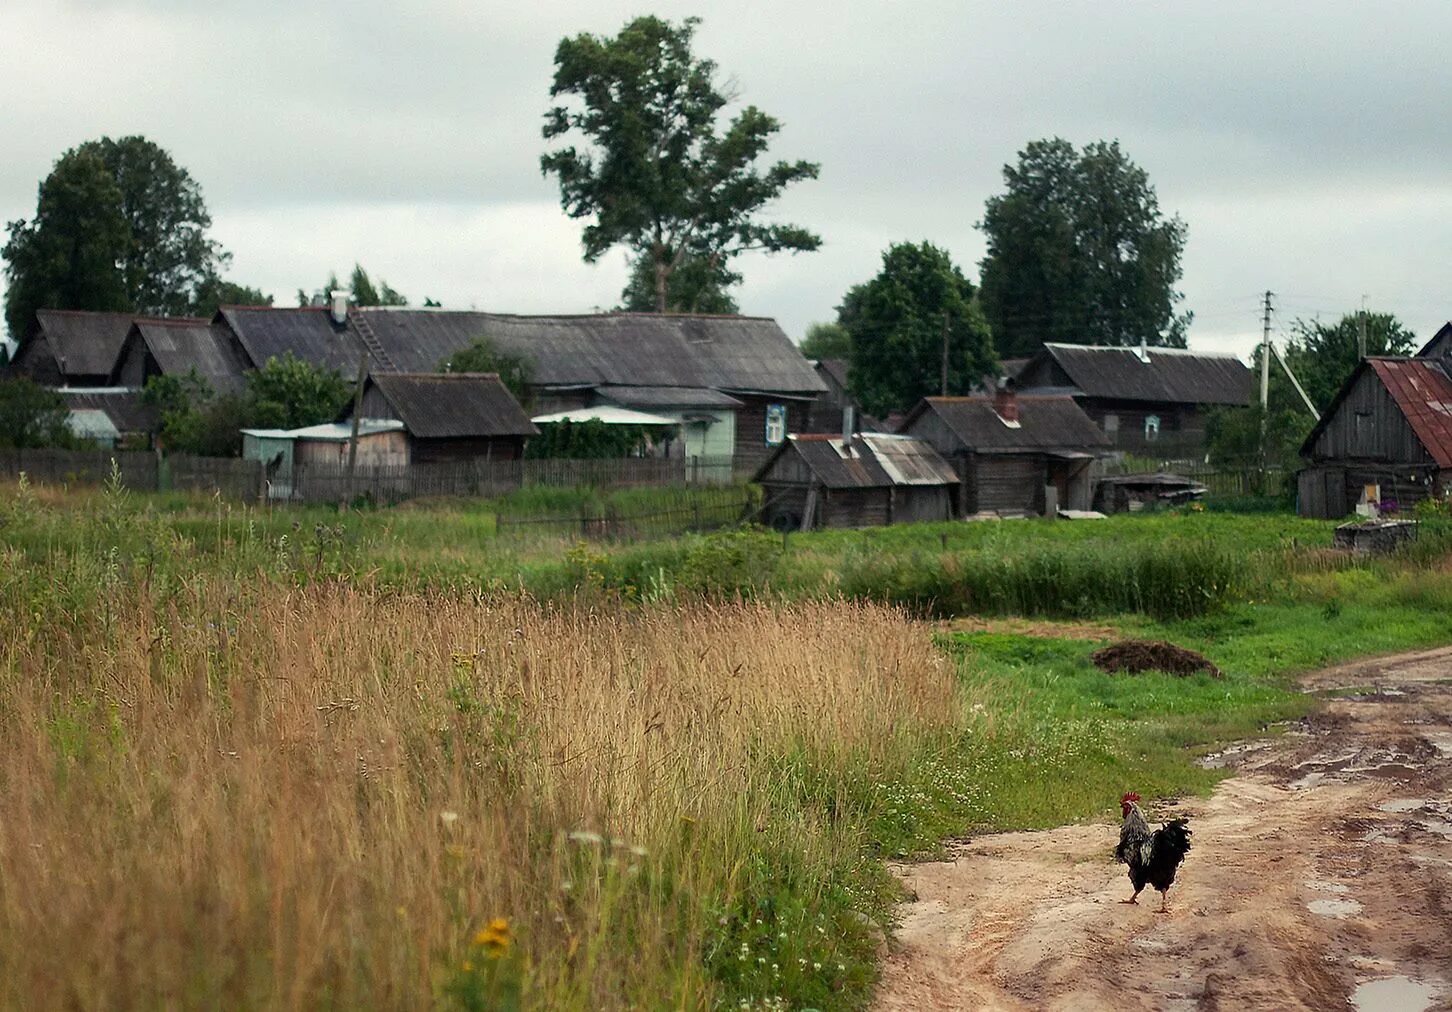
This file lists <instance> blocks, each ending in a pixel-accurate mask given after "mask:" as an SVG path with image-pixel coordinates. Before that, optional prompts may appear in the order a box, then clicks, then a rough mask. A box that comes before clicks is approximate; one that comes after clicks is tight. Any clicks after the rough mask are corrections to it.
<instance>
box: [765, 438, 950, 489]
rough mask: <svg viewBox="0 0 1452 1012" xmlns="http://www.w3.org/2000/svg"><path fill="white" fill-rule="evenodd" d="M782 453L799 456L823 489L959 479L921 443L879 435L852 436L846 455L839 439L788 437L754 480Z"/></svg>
mask: <svg viewBox="0 0 1452 1012" xmlns="http://www.w3.org/2000/svg"><path fill="white" fill-rule="evenodd" d="M784 453H796V454H798V455H799V456H800V457H801V459H802V461H803V463H805V464H806V465H807V467H808V468H809V469H810V470H811V472H812V476H813V477H814V478H815V479H816V480H817V481H818V482H820V483H821V484H822V485H823V486H824V487H826V488H838V489H845V488H891V487H893V486H904V485H953V484H956V483H957V481H958V476H957V474H956V472H954V470H953V468H952V467H950V466H949V465H948V463H947V462H946V461H944V460H943V458H942V457H940V456H938V453H937V451H936V450H934V449H933V448H932V447H931V446H929V445H928V444H927V443H925V442H924V441H923V440H921V439H913V438H911V437H909V436H890V435H885V434H878V433H873V434H865V435H859V436H854V437H853V439H852V445H851V448H850V452H848V453H846V454H844V453H843V449H842V437H841V436H831V435H819V434H793V435H790V436H788V437H787V441H786V442H785V443H783V444H782V446H781V448H780V449H778V450H777V451H776V453H773V454H772V455H771V457H770V458H769V459H768V460H767V461H766V463H765V464H763V465H762V466H761V468H760V469H759V470H758V471H757V473H756V477H755V478H754V479H753V480H755V481H761V480H762V479H763V478H764V477H765V475H766V474H767V473H768V472H769V471H770V470H771V468H772V465H773V464H774V463H775V462H776V460H777V458H778V457H780V456H781V455H782V454H784Z"/></svg>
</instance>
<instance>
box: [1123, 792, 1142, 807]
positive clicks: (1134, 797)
mask: <svg viewBox="0 0 1452 1012" xmlns="http://www.w3.org/2000/svg"><path fill="white" fill-rule="evenodd" d="M1138 800H1139V795H1138V794H1136V793H1135V792H1134V791H1130V792H1129V793H1128V794H1126V795H1125V796H1124V797H1122V798H1120V799H1119V803H1120V804H1121V805H1123V804H1126V803H1128V802H1130V801H1138Z"/></svg>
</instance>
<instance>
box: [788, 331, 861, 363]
mask: <svg viewBox="0 0 1452 1012" xmlns="http://www.w3.org/2000/svg"><path fill="white" fill-rule="evenodd" d="M799 347H800V348H801V352H802V355H804V356H805V357H807V358H812V359H816V360H817V361H821V360H822V359H824V358H849V359H850V358H851V357H852V335H851V334H849V333H847V328H846V327H844V326H842V324H840V323H811V324H808V325H807V336H806V337H804V338H802V343H801V345H800V346H799Z"/></svg>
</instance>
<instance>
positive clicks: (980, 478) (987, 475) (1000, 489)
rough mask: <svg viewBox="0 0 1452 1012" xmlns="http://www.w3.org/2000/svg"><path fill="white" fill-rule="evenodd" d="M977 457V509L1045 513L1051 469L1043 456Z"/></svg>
mask: <svg viewBox="0 0 1452 1012" xmlns="http://www.w3.org/2000/svg"><path fill="white" fill-rule="evenodd" d="M974 456H975V457H976V460H975V461H974V467H973V472H974V473H973V479H974V492H975V503H974V507H975V510H974V511H975V512H989V511H1001V512H1015V511H1020V510H1021V511H1024V512H1027V513H1033V514H1036V515H1041V514H1042V513H1043V512H1044V486H1045V485H1046V484H1048V471H1047V469H1046V467H1045V466H1044V458H1043V457H1042V456H1041V455H1039V454H1025V455H1017V454H1016V455H1014V456H994V455H990V454H982V453H980V454H975V455H974Z"/></svg>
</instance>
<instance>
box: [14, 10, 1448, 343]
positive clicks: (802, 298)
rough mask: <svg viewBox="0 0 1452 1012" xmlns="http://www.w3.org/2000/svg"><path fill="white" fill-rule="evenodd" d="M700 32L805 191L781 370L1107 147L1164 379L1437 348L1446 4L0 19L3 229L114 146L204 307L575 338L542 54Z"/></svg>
mask: <svg viewBox="0 0 1452 1012" xmlns="http://www.w3.org/2000/svg"><path fill="white" fill-rule="evenodd" d="M646 12H650V13H657V14H661V15H663V16H667V17H671V18H680V17H684V16H686V15H689V14H699V15H701V16H702V17H703V18H704V24H703V26H702V27H701V30H700V33H699V36H698V40H697V49H698V52H699V53H701V54H703V55H706V56H710V57H711V58H713V59H715V60H716V61H717V62H718V63H719V65H720V66H721V68H722V70H723V71H724V72H725V73H726V74H728V75H729V76H730V77H731V78H733V79H734V81H735V82H736V85H737V87H738V89H739V92H740V95H741V97H742V100H743V101H746V102H751V103H754V104H756V105H758V106H760V107H761V108H763V109H765V110H766V111H768V112H770V113H772V114H773V115H775V116H777V117H778V118H779V119H780V120H781V121H782V122H783V123H784V129H783V130H782V132H781V133H780V135H778V138H777V142H776V144H775V146H774V148H773V151H772V154H773V155H775V156H777V157H782V158H789V159H796V158H808V159H812V160H816V161H819V162H821V165H822V172H821V178H820V179H819V180H817V181H815V182H807V183H802V184H799V185H798V186H797V187H796V188H795V189H794V190H793V191H790V192H789V193H788V195H787V196H786V197H785V198H784V199H783V200H782V201H781V202H780V203H779V205H777V206H776V207H774V208H773V209H772V214H773V215H774V216H776V217H779V218H780V219H782V220H786V221H793V222H798V223H801V224H804V225H807V226H809V227H811V228H814V229H816V230H817V231H819V232H820V233H821V235H822V236H823V240H824V242H823V246H822V249H821V250H820V251H819V252H816V253H812V254H805V255H800V256H796V257H776V258H766V257H764V256H760V257H759V256H753V257H750V258H746V259H744V260H743V261H742V264H741V266H742V269H743V271H744V273H745V275H746V284H745V286H744V287H743V289H742V290H741V291H740V293H739V301H740V303H741V306H742V310H743V312H747V313H754V314H762V315H770V316H775V317H776V318H777V319H778V320H779V321H780V322H781V323H782V325H783V327H785V328H786V330H787V332H788V333H790V334H791V335H792V336H793V337H800V335H801V333H802V331H803V330H804V328H805V327H806V325H807V324H808V323H810V322H811V321H813V320H827V319H831V318H833V316H834V315H835V310H834V307H835V306H836V305H837V303H838V301H839V300H840V297H841V295H842V293H843V291H845V290H846V289H847V288H848V287H849V286H851V285H852V284H854V283H857V282H859V281H862V280H865V279H866V278H868V277H870V276H871V275H872V274H873V273H874V272H875V271H876V269H877V267H878V265H879V258H880V255H881V251H882V250H883V248H884V247H885V246H886V245H887V244H888V243H890V242H893V241H896V240H904V239H911V240H919V239H930V240H932V241H934V242H936V243H938V244H940V245H943V246H945V247H947V248H948V249H949V250H951V252H952V253H953V255H954V256H955V258H956V259H957V260H958V261H959V263H960V264H962V265H963V267H964V269H965V271H967V272H968V273H969V275H970V276H972V277H974V278H976V277H977V274H978V260H979V259H980V257H981V256H982V254H983V240H982V237H981V235H980V233H979V232H978V231H977V230H976V229H975V228H974V223H975V222H976V221H977V220H978V219H979V217H980V216H981V214H982V209H983V202H984V200H985V199H986V198H987V197H988V196H990V195H991V194H993V193H995V192H998V191H999V190H1000V189H1001V186H1002V176H1001V168H1002V166H1003V164H1004V163H1005V162H1008V161H1012V160H1013V159H1014V157H1015V154H1016V152H1017V151H1018V150H1019V149H1020V148H1021V147H1022V146H1023V145H1024V144H1025V143H1026V142H1027V141H1029V140H1031V139H1034V138H1039V137H1047V136H1052V135H1060V136H1063V137H1066V138H1068V139H1069V140H1071V141H1073V142H1075V143H1076V144H1083V143H1086V142H1088V141H1092V140H1095V139H1099V138H1104V139H1113V138H1118V139H1119V140H1120V141H1121V143H1122V144H1123V146H1124V147H1125V149H1126V151H1127V152H1128V153H1129V155H1130V157H1132V158H1133V159H1134V160H1135V161H1136V162H1138V163H1139V164H1140V165H1141V166H1143V167H1144V168H1145V169H1146V170H1147V171H1148V172H1149V174H1150V178H1151V180H1152V182H1153V183H1154V185H1155V186H1156V188H1157V190H1158V193H1159V200H1160V205H1161V207H1162V208H1163V209H1164V211H1165V212H1166V213H1178V214H1179V215H1180V216H1181V217H1183V218H1184V219H1185V221H1186V222H1187V224H1188V226H1189V242H1188V245H1187V247H1186V251H1185V258H1184V279H1183V283H1182V288H1183V290H1184V293H1185V296H1186V299H1185V306H1186V307H1187V308H1189V309H1191V310H1193V311H1194V312H1195V315H1196V319H1195V324H1194V325H1193V327H1192V328H1191V332H1190V334H1191V346H1192V347H1201V348H1215V349H1226V350H1232V351H1235V352H1237V353H1247V352H1248V351H1249V349H1250V348H1251V346H1252V344H1253V343H1254V342H1255V341H1256V340H1257V339H1258V335H1259V293H1260V292H1262V291H1264V290H1266V289H1267V288H1269V289H1271V290H1273V291H1275V292H1277V293H1279V295H1278V298H1277V299H1276V304H1277V307H1278V310H1279V311H1278V315H1277V326H1278V329H1280V328H1284V327H1286V326H1288V325H1289V323H1290V321H1291V319H1292V318H1294V317H1296V316H1302V317H1312V316H1315V315H1317V314H1320V315H1321V316H1323V317H1330V318H1334V317H1336V316H1338V315H1339V314H1340V313H1342V312H1343V311H1347V310H1351V309H1354V308H1355V307H1357V306H1359V305H1360V304H1361V300H1362V297H1363V296H1366V298H1367V304H1368V306H1370V307H1371V308H1373V309H1377V310H1384V311H1390V312H1394V313H1396V314H1397V315H1398V316H1400V317H1401V318H1402V319H1403V320H1404V321H1405V322H1406V323H1407V324H1409V325H1410V326H1411V327H1412V328H1413V329H1414V330H1415V331H1416V332H1417V334H1418V335H1419V336H1422V337H1427V336H1430V335H1431V333H1432V331H1434V330H1435V329H1436V327H1438V326H1440V325H1441V324H1442V323H1443V322H1445V321H1446V320H1448V319H1449V318H1452V60H1449V59H1448V58H1447V55H1446V44H1447V40H1448V39H1449V38H1452V4H1449V3H1447V2H1446V0H1426V2H1417V3H1414V2H1406V0H1401V2H1398V3H1396V4H1370V3H1367V4H1359V5H1356V6H1355V7H1353V6H1352V5H1350V4H1341V3H1338V4H1329V3H1327V4H1321V5H1311V4H1306V3H1294V4H1292V3H1282V4H1276V3H1266V2H1265V0H1258V2H1256V3H1233V2H1226V0H1214V2H1204V3H1193V4H1192V3H1171V2H1163V3H1154V4H1151V3H1114V4H1109V3H1103V2H1095V3H1089V2H1085V3H1073V4H1070V3H1064V2H1054V3H1022V2H1015V3H965V2H963V0H952V2H939V3H926V2H918V3H915V4H911V5H908V4H887V3H865V2H852V0H847V2H845V3H840V4H835V5H822V4H820V3H797V2H786V0H771V2H755V0H753V2H744V3H734V4H719V5H703V4H683V3H677V2H674V0H659V2H656V3H653V4H650V5H648V6H646V5H642V4H640V3H638V2H637V3H632V4H624V3H618V2H615V0H589V2H585V0H555V2H551V3H547V4H503V3H495V2H487V0H476V2H468V0H410V2H408V3H400V2H398V0H350V2H348V3H341V2H338V3H327V2H309V0H288V2H282V0H205V2H203V0H77V2H68V0H4V3H3V4H0V96H3V97H0V138H3V144H0V152H3V154H0V216H3V218H4V219H5V220H10V219H14V218H22V217H30V216H31V215H32V214H33V213H34V209H35V190H36V184H37V182H38V181H39V180H40V179H41V178H42V177H43V176H44V175H45V174H46V173H47V172H48V171H49V170H50V168H51V165H52V163H53V162H54V161H55V159H56V157H57V156H58V155H59V154H60V153H61V152H62V151H64V150H65V149H66V148H69V147H71V146H73V145H75V144H77V143H80V142H81V141H84V140H87V139H91V138H95V137H99V136H101V135H104V134H109V135H111V136H121V135H124V134H130V133H141V134H144V135H146V136H147V137H149V138H151V139H152V140H154V141H156V142H157V143H159V144H161V145H162V146H163V147H165V148H166V149H167V150H168V151H170V152H171V153H172V155H173V156H174V157H175V158H176V159H177V161H178V162H180V163H181V164H182V165H183V166H185V167H186V168H187V169H188V170H190V172H191V173H192V175H193V176H194V177H195V178H196V179H197V180H198V181H199V182H200V184H201V185H202V187H203V191H204V194H205V196H206V199H207V202H208V205H209V207H210V209H211V211H212V215H213V218H214V235H215V237H216V238H217V239H218V240H220V241H221V242H222V244H223V245H224V246H225V247H226V248H227V249H229V250H231V252H232V253H233V255H234V260H233V264H232V269H231V272H230V276H231V277H232V278H233V279H234V280H236V281H240V282H243V283H246V284H251V285H256V286H259V287H261V288H262V289H263V290H264V291H267V292H270V293H271V294H273V295H274V296H275V297H276V298H277V301H278V304H280V305H291V304H293V303H294V302H295V291H296V289H297V288H299V287H305V288H308V289H309V290H311V289H313V288H316V287H318V286H320V285H321V284H322V283H323V280H324V278H325V277H326V275H327V273H328V271H329V270H334V269H336V270H337V271H339V272H340V273H342V272H345V271H347V270H349V269H351V267H352V264H353V262H354V260H358V261H360V262H361V263H362V264H363V265H364V266H365V267H367V268H368V269H369V270H370V271H371V272H372V273H373V274H374V276H375V278H376V277H378V276H382V277H383V278H385V279H386V280H387V281H388V282H389V283H390V284H391V285H393V287H395V288H397V289H399V290H400V291H402V292H404V293H405V294H407V295H408V296H409V297H410V298H411V299H412V300H413V301H415V302H422V300H423V298H424V297H425V296H431V297H433V298H436V299H440V300H442V301H443V303H444V305H445V306H449V307H455V308H462V307H477V308H480V309H487V310H492V311H497V312H518V313H533V312H590V311H592V310H593V309H594V308H596V307H609V306H612V305H614V304H615V302H616V300H617V299H618V298H619V293H620V288H621V286H622V283H623V280H624V275H625V268H624V264H625V257H624V254H623V253H618V254H612V255H610V256H609V257H608V258H607V260H606V261H604V262H602V263H601V264H599V265H597V266H593V267H591V266H586V265H584V264H583V263H582V262H581V260H580V244H579V223H577V222H574V221H571V220H570V219H568V218H566V217H565V216H564V214H563V213H562V212H561V211H560V209H559V203H558V195H557V191H556V189H555V186H554V183H553V181H552V180H547V179H544V178H542V177H541V175H540V172H539V161H538V159H539V154H540V152H541V150H542V149H543V142H542V141H541V139H540V135H539V128H540V124H541V117H542V114H543V112H544V110H545V108H546V106H547V104H548V97H547V91H548V87H549V81H550V77H551V74H552V70H553V63H552V60H553V55H554V49H555V46H556V44H557V43H558V41H559V40H560V38H561V37H562V36H564V35H567V34H574V33H576V32H580V31H591V32H598V33H613V32H614V31H616V30H618V29H619V28H620V26H621V25H622V24H623V23H624V22H625V21H626V20H628V19H629V18H630V17H632V16H634V15H635V14H638V13H646Z"/></svg>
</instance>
